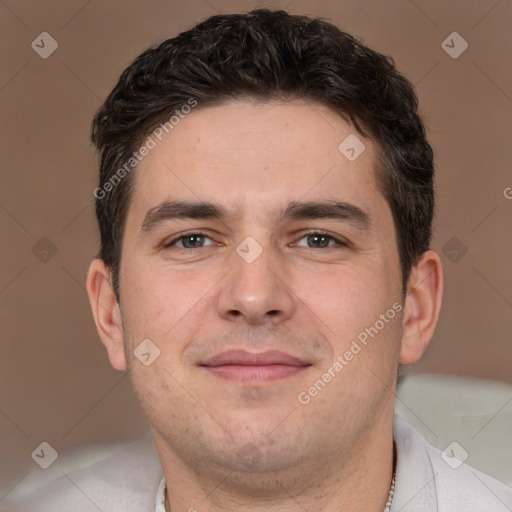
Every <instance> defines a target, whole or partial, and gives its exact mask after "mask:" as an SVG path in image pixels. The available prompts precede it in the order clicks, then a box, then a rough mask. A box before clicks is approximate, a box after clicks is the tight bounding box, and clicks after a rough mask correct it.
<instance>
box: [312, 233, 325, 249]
mask: <svg viewBox="0 0 512 512" xmlns="http://www.w3.org/2000/svg"><path fill="white" fill-rule="evenodd" d="M310 241H311V242H312V243H311V245H312V246H313V247H327V246H328V245H329V239H328V238H327V237H326V236H325V235H310Z"/></svg>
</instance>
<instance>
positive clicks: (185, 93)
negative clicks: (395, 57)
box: [87, 10, 512, 512]
mask: <svg viewBox="0 0 512 512" xmlns="http://www.w3.org/2000/svg"><path fill="white" fill-rule="evenodd" d="M92 138H93V141H94V143H95V144H96V146H97V148H98V150H99V153H100V158H101V162H100V183H99V186H98V188H97V189H96V190H95V192H94V194H95V197H96V212H97V217H98V222H99V227H100V235H101V250H100V253H99V255H98V258H97V259H95V260H94V261H93V262H92V264H91V266H90V269H89V275H88V278H87V290H88V293H89V296H90V299H91V305H92V310H93V314H94V319H95V322H96V325H97V328H98V332H99V335H100V337H101V340H102V342H103V343H104V345H105V347H106V349H107V352H108V356H109V358H110V362H111V364H112V365H113V366H114V368H116V369H118V370H128V372H129V374H130V377H131V379H132V382H133V386H134V390H135V393H136V395H137V397H138V399H139V401H140V404H141V407H142V409H143V411H144V413H145V415H146V416H147V419H148V421H149V424H150V426H151V431H152V434H153V439H154V443H155V446H156V449H157V451H158V455H159V458H160V463H161V466H162V469H163V480H162V483H161V485H160V487H159V488H158V489H156V488H155V489H154V493H155V494H156V510H157V511H159V512H162V511H167V512H169V511H173V512H176V511H187V510H198V511H208V512H214V511H221V510H222V511H231V510H237V511H249V510H250V511H273V510H276V511H277V510H280V511H283V510H290V511H292V510H293V511H299V510H308V511H319V512H320V511H322V512H323V511H332V512H334V511H342V510H347V511H348V510H350V511H352V512H355V511H361V512H362V511H374V512H381V511H383V510H393V511H394V510H396V511H398V510H401V511H413V510H414V511H429V512H430V511H434V510H438V511H440V512H442V511H455V510H457V511H459V510H475V511H476V510H478V511H479V512H483V511H489V512H490V511H492V512H496V511H498V510H510V509H511V507H512V490H510V489H509V488H507V487H506V486H504V485H502V484H500V483H498V482H497V481H495V480H492V479H490V478H489V477H486V476H485V475H482V474H481V473H479V472H478V471H476V470H474V469H472V468H470V467H468V466H462V467H459V468H458V469H457V470H456V471H455V470H453V469H452V468H451V467H449V466H448V465H447V464H446V463H445V462H444V461H443V460H442V459H441V455H440V452H439V451H438V450H436V449H434V448H432V447H430V446H429V445H427V444H426V443H425V442H424V441H423V439H422V438H421V437H420V436H419V434H417V433H416V432H415V431H414V430H413V429H412V428H411V427H410V426H408V425H407V424H406V423H404V422H403V421H402V420H400V419H399V418H395V419H394V413H393V411H394V393H395V389H396V381H397V373H398V366H399V364H403V365H407V364H411V363H414V362H416V361H417V360H418V359H419V358H420V357H421V355H422V354H423V352H424V350H425V348H426V346H427V344H428V342H429V341H430V338H431V337H432V333H433V331H434V328H435V324H436V322H437V318H438V314H439V309H440V305H441V296H442V270H441V263H440V258H439V256H438V255H437V254H436V253H435V252H433V251H432V250H430V249H429V244H430V239H431V222H432V216H433V207H434V198H433V156H432V150H431V148H430V146H429V144H428V142H427V141H426V138H425V130H424V127H423V125H422V122H421V120H420V117H419V115H418V105H417V99H416V96H415V94H414V91H413V88H412V86H411V84H410V83H409V82H408V81H407V80H406V79H405V78H404V77H403V76H401V75H400V74H399V73H398V72H397V71H396V69H395V68H394V66H393V64H392V62H391V61H390V60H389V59H387V58H385V57H383V56H382V55H380V54H378V53H376V52H374V51H372V50H370V49H368V48H366V47H365V46H363V45H361V44H360V43H358V42H357V41H356V40H355V39H354V38H352V37H351V36H349V35H347V34H345V33H342V32H340V31H339V30H338V29H337V28H335V27H334V26H332V25H330V24H328V23H326V22H323V21H320V20H315V19H309V18H306V17H299V16H291V15H289V14H287V13H286V12H283V11H279V12H271V11H268V10H257V11H253V12H250V13H248V14H245V15H221V16H214V17H212V18H210V19H208V20H206V21H205V22H203V23H200V24H199V25H197V26H196V27H194V28H193V29H191V30H189V31H187V32H184V33H182V34H180V35H179V36H177V37H176V38H173V39H170V40H168V41H165V42H164V43H162V44H161V45H160V46H158V47H157V48H154V49H150V50H148V51H146V52H144V53H143V54H142V55H141V56H139V57H138V58H137V59H136V60H135V62H134V63H133V64H132V65H131V66H130V67H129V68H128V69H127V70H126V71H125V72H124V73H123V74H122V76H121V78H120V80H119V83H118V84H117V85H116V87H115V88H114V90H113V91H112V93H111V94H110V96H109V97H108V99H107V100H106V102H105V104H104V105H103V106H102V108H101V109H100V111H99V112H98V114H97V116H96V118H95V120H94V123H93V131H92Z"/></svg>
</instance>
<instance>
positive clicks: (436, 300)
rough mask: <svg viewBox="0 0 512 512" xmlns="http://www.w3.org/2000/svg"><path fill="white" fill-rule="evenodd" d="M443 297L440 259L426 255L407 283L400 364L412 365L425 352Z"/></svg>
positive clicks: (416, 266)
mask: <svg viewBox="0 0 512 512" xmlns="http://www.w3.org/2000/svg"><path fill="white" fill-rule="evenodd" d="M442 296H443V270H442V266H441V259H440V258H439V255H438V254H437V253H436V252H434V251H426V252H424V253H423V254H422V255H421V256H420V258H419V260H418V262H417V263H416V265H414V266H413V268H412V269H411V275H410V276H409V279H408V281H407V294H406V297H405V308H404V319H403V322H404V323H403V334H402V346H401V349H400V358H399V361H400V363H402V364H412V363H415V362H416V361H418V360H419V359H420V357H421V356H422V355H423V352H425V349H426V348H427V345H428V344H429V342H430V339H431V338H432V335H433V333H434V329H435V327H436V324H437V320H438V318H439V310H440V309H441V301H442Z"/></svg>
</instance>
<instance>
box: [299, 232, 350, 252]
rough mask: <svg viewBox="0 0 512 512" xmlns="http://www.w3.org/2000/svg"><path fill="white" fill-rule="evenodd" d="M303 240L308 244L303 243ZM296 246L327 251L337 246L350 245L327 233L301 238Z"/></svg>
mask: <svg viewBox="0 0 512 512" xmlns="http://www.w3.org/2000/svg"><path fill="white" fill-rule="evenodd" d="M302 240H305V241H306V243H305V244H304V243H301V241H302ZM295 245H297V246H300V247H309V248H312V249H327V248H329V247H335V246H342V247H346V246H347V245H348V244H347V243H346V242H344V241H343V240H340V239H338V238H336V237H334V236H332V235H328V234H327V233H322V232H314V233H308V234H306V235H304V236H303V237H301V238H300V239H299V241H298V242H297V243H296V244H295Z"/></svg>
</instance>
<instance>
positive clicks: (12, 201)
mask: <svg viewBox="0 0 512 512" xmlns="http://www.w3.org/2000/svg"><path fill="white" fill-rule="evenodd" d="M256 6H270V7H280V8H286V9H288V10H289V11H290V12H292V13H300V14H311V15H318V16H323V17H325V18H327V19H328V20H330V21H333V22H334V23H335V24H337V25H338V26H339V27H340V28H342V29H343V30H346V31H348V32H350V33H353V34H354V35H356V36H358V37H359V38H360V39H362V40H363V42H365V43H366V44H368V45H369V46H371V47H373V48H375V49H376V50H378V51H380V52H382V53H385V54H390V55H392V56H393V57H394V58H395V60H396V63H397V65H398V67H399V69H400V70H401V71H402V72H403V73H404V74H405V75H406V76H408V77H409V78H410V80H411V81H412V82H413V83H414V84H415V85H416V87H417V91H418V95H419V98H420V103H421V106H422V112H423V113H424V115H425V118H426V123H427V126H428V129H429V136H430V140H431V142H432V145H433V147H434V150H435V152H436V157H437V168H438V177H437V183H438V216H437V220H436V225H435V241H434V248H435V249H437V250H438V251H439V252H440V253H441V254H442V258H443V263H444V269H445V277H446V292H445V299H444V308H443V313H442V315H441V320H440V324H439V327H438V329H437V332H436V334H435V336H434V339H433V341H432V344H431V346H430V348H429V350H428V352H427V354H426V355H425V357H424V358H423V360H422V361H421V363H419V364H417V365H416V367H415V368H414V369H413V370H412V371H413V372H414V373H424V372H432V373H446V374H457V375H469V376H475V377H483V378H487V379H495V380H502V381H508V382H511V383H512V373H511V367H512V365H511V363H512V350H511V344H510V337H511V336H510V333H511V332H512V320H511V318H512V271H511V269H510V263H511V261H512V232H511V226H512V200H508V199H507V198H506V197H505V195H504V191H505V190H506V189H507V187H512V172H511V145H512V141H511V137H510V136H511V133H512V129H511V126H510V122H511V119H512V116H511V114H512V69H511V67H510V55H512V31H511V27H512V2H510V1H509V0H501V1H496V0H480V1H464V2H462V1H455V0H452V1H448V2H447V1H445V0H435V1H427V0H415V1H414V2H413V1H412V0H388V1H385V2H383V1H382V0H364V1H356V0H350V1H349V0H332V1H320V0H315V1H302V0H293V1H291V0H283V1H280V2H279V1H276V2H274V3H258V2H255V1H238V2H235V1H225V0H188V1H187V2H181V1H176V0H173V1H165V2H164V1H162V0H158V1H156V0H152V1H149V2H141V1H139V2H137V1H133V0H131V1H120V0H118V1H111V0H108V1H100V0H91V1H87V0H85V1H84V0H66V1H64V0H61V1H45V2H33V1H29V0H5V1H4V2H2V3H0V34H1V36H0V37H1V38H2V44H1V58H2V63H3V65H2V67H1V70H0V109H1V110H0V116H1V120H2V121H1V140H2V149H3V151H2V162H1V171H2V186H1V188H0V228H1V232H2V250H1V253H0V254H1V256H0V258H1V259H0V263H1V269H2V271H1V274H0V311H1V318H0V325H1V327H2V333H1V357H0V366H1V367H0V408H1V411H0V434H1V438H0V446H1V458H2V465H1V467H0V498H2V497H3V496H4V495H6V493H8V492H9V490H10V489H11V488H12V487H13V486H15V485H16V484H17V483H18V482H19V481H21V480H22V479H23V478H24V476H25V475H26V473H27V471H29V469H30V468H32V466H33V465H34V463H33V461H32V460H31V458H30V453H31V452H32V450H34V448H35V447H36V446H38V445H39V443H41V442H42V441H47V442H49V443H50V444H51V445H52V446H53V447H54V448H55V449H56V450H57V451H59V453H63V452H66V451H67V450H69V449H71V448H74V447H79V446H86V445H89V444H91V443H100V442H104V443H108V442H114V441H123V440H128V439H132V438H134V437H137V436H139V435H140V434H141V433H142V432H143V431H144V429H145V424H144V421H143V420H142V418H141V415H140V413H139V411H138V409H137V406H136V404H135V401H134V398H133V396H132V394H131V391H130V385H129V379H128V378H127V377H126V376H125V375H124V374H122V373H118V372H116V371H114V370H112V369H111V368H110V366H109V363H108V361H107V358H106V355H105V352H104V350H103V347H102V345H101V343H100V341H99V338H98V336H97V334H96V331H95V327H94V324H93V320H92V317H91V314H90V311H89V304H88V299H87V294H86V291H85V288H84V282H85V276H86V271H87V268H88V264H89V262H90V260H91V259H92V258H93V257H94V255H95V252H96V250H97V247H98V237H97V228H96V224H95V219H94V212H93V207H92V205H93V196H92V191H93V189H94V187H95V186H96V179H97V178H96V173H97V169H96V159H95V155H94V152H93V149H92V146H91V144H90V143H89V139H88V135H89V127H90V122H91V119H92V116H93V114H94V112H95V111H96V109H97V108H98V107H99V106H100V103H101V101H102V100H103V99H104V98H105V97H106V95H107V94H108V92H109V91H110V89H111V88H112V87H113V85H114V83H115V81H116V80H117V78H118V76H119V74H120V73H121V71H122V70H123V69H124V68H125V67H126V66H127V65H128V64H129V63H130V62H131V60H132V59H134V58H135V57H136V56H137V55H138V54H139V53H140V52H141V51H142V50H143V49H146V48H147V47H149V46H151V45H154V44H156V43H158V42H160V41H161V40H163V39H166V38H169V37H172V36H175V35H177V34H178V33H179V32H180V31H182V30H185V29H187V28H189V27H190V26H191V25H192V24H194V23H196V22H198V21H200V20H202V19H204V18H205V17H208V16H210V15H212V14H215V13H227V12H237V11H238V12H240V11H245V10H249V9H251V8H253V7H256ZM453 31H456V32H458V33H459V34H461V35H462V36H463V37H464V39H466V40H467V41H468V43H469V48H468V49H467V51H465V52H464V53H463V54H462V55H461V56H460V57H459V58H457V59H453V58H451V57H450V56H449V55H448V54H447V53H446V52H445V51H444V50H443V48H442V47H441V43H442V41H443V40H445V38H446V37H447V36H448V35H449V34H451V33H452V32H453ZM42 32H48V33H50V34H51V36H52V37H53V38H54V39H55V40H56V41H57V42H58V45H59V46H58V49H57V50H56V51H55V53H53V54H52V55H51V56H50V57H48V58H47V59H42V58H41V57H40V56H39V55H38V54H37V53H36V52H35V51H34V50H33V49H32V48H31V43H32V41H34V40H35V39H36V38H37V37H38V36H39V34H41V33H42ZM510 196H512V190H510ZM43 237H46V238H47V239H49V240H50V241H51V243H52V244H53V245H54V246H55V248H56V250H57V252H56V253H55V254H54V255H52V252H51V246H50V245H49V242H48V241H47V240H43V241H42V242H40V240H41V238H43ZM453 237H456V239H457V240H455V241H452V242H450V245H448V246H447V244H448V242H449V241H450V240H451V239H452V238H453ZM38 242H39V245H36V244H38ZM464 248H467V253H465V254H464V250H465V249H464ZM454 249H455V250H456V252H457V253H454V252H453V250H454ZM44 250H47V251H48V250H49V252H48V253H47V254H46V256H45V255H44V253H43V252H42V251H44ZM461 256H462V257H461ZM454 257H458V258H459V260H458V261H451V260H453V259H454ZM450 258H451V259H450ZM45 259H46V260H47V261H44V260H45Z"/></svg>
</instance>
